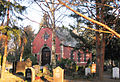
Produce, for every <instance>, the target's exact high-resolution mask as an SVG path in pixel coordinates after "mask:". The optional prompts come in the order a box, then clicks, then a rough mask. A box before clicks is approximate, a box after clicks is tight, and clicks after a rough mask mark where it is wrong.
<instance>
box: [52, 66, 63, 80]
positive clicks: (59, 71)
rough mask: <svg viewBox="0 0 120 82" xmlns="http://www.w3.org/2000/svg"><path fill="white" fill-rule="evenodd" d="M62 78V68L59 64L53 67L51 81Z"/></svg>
mask: <svg viewBox="0 0 120 82" xmlns="http://www.w3.org/2000/svg"><path fill="white" fill-rule="evenodd" d="M63 80H64V70H63V69H62V68H60V67H59V66H58V67H57V68H55V69H53V82H63Z"/></svg>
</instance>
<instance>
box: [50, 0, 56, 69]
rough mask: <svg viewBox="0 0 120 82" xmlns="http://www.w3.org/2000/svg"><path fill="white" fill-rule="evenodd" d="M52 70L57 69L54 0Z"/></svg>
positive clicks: (52, 12) (52, 11)
mask: <svg viewBox="0 0 120 82" xmlns="http://www.w3.org/2000/svg"><path fill="white" fill-rule="evenodd" d="M51 14H52V30H53V32H52V68H55V67H56V54H55V50H56V46H55V41H56V34H55V11H54V0H52V10H51Z"/></svg>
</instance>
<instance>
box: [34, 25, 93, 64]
mask: <svg viewBox="0 0 120 82" xmlns="http://www.w3.org/2000/svg"><path fill="white" fill-rule="evenodd" d="M76 44H77V41H76V40H75V39H74V38H73V37H72V36H71V35H70V32H69V31H68V30H67V29H63V28H60V27H58V28H57V29H56V60H60V59H61V58H68V59H73V60H74V61H75V62H76V63H77V65H79V66H80V65H86V63H87V61H88V59H90V60H91V59H92V54H91V53H84V52H83V51H81V50H78V51H75V52H73V48H74V47H75V45H76ZM32 53H33V54H35V55H36V56H37V61H38V63H39V65H41V66H44V65H46V64H51V57H52V54H51V53H52V29H51V28H41V30H40V31H39V32H38V34H37V35H36V36H35V38H34V40H33V42H32Z"/></svg>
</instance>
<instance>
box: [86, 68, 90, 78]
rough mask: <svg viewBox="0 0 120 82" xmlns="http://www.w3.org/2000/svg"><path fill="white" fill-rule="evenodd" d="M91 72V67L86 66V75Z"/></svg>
mask: <svg viewBox="0 0 120 82" xmlns="http://www.w3.org/2000/svg"><path fill="white" fill-rule="evenodd" d="M90 73H91V69H90V68H88V67H87V68H85V75H86V76H87V75H88V74H90Z"/></svg>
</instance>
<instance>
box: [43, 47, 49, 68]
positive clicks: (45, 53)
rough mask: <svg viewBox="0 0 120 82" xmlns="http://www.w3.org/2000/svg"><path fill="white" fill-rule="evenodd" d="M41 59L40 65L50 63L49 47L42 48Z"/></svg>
mask: <svg viewBox="0 0 120 82" xmlns="http://www.w3.org/2000/svg"><path fill="white" fill-rule="evenodd" d="M41 58H42V59H41V61H42V64H41V65H42V66H44V65H46V64H50V59H51V52H50V49H49V48H47V47H45V48H43V50H42V57H41Z"/></svg>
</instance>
